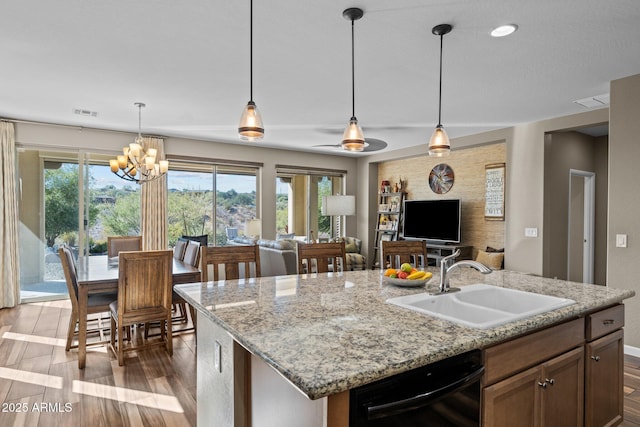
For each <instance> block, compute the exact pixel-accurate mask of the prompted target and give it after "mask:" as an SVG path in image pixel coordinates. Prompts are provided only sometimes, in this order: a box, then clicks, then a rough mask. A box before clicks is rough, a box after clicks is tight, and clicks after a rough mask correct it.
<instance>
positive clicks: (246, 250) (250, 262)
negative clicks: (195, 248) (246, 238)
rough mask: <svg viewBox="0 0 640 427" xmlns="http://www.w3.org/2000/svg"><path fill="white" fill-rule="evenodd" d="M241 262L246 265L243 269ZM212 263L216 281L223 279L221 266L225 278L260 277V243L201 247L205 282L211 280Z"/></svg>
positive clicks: (201, 265) (201, 263) (201, 267)
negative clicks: (210, 269) (210, 267)
mask: <svg viewBox="0 0 640 427" xmlns="http://www.w3.org/2000/svg"><path fill="white" fill-rule="evenodd" d="M240 264H243V265H244V266H243V269H242V270H241V269H240ZM210 265H211V266H213V280H216V281H217V280H221V277H220V269H221V268H222V270H223V271H224V279H225V280H234V279H248V278H250V277H260V276H261V272H260V249H259V247H258V245H249V246H208V247H201V248H200V271H201V272H202V281H203V282H208V281H209V280H210V278H209V266H210ZM241 273H242V274H241Z"/></svg>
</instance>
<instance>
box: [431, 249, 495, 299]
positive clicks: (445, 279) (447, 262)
mask: <svg viewBox="0 0 640 427" xmlns="http://www.w3.org/2000/svg"><path fill="white" fill-rule="evenodd" d="M458 255H460V249H456V251H455V252H454V253H452V254H451V255H448V256H446V257H444V258H442V260H440V285H439V286H438V291H437V292H434V293H433V294H432V295H440V294H446V293H448V292H457V291H459V290H460V288H452V287H450V286H449V273H451V271H452V270H454V269H456V268H459V267H463V266H467V267H471V268H475V269H476V270H478V271H479V272H480V273H482V274H488V273H491V271H493V270H491V269H490V268H489V267H487V266H486V265H484V264H482V263H480V262H478V261H471V260H462V261H458V262H456V263H454V262H453V261H454V260H455V259H456V257H457V256H458Z"/></svg>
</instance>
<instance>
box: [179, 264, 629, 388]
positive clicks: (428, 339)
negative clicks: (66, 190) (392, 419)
mask: <svg viewBox="0 0 640 427" xmlns="http://www.w3.org/2000/svg"><path fill="white" fill-rule="evenodd" d="M431 271H432V272H433V273H434V277H433V279H432V280H431V284H433V283H435V284H437V283H438V280H439V278H438V276H439V273H438V272H437V271H436V270H435V269H433V270H431ZM450 278H451V285H452V286H463V285H464V284H471V283H487V284H491V285H497V286H503V287H508V288H513V289H520V290H524V291H531V292H537V293H541V294H547V295H554V296H558V297H563V298H570V299H573V300H575V301H576V304H573V305H571V306H568V307H566V308H562V309H558V310H554V311H552V312H549V313H544V314H540V315H537V316H534V317H530V318H528V319H523V320H520V321H516V322H512V323H508V324H506V325H503V326H499V327H496V328H493V329H471V328H467V327H464V326H461V325H458V324H455V323H451V322H448V321H446V320H440V319H437V318H435V317H431V316H427V315H424V314H420V313H416V312H414V311H411V310H407V309H404V308H401V307H397V306H395V305H392V304H388V303H385V300H387V299H388V298H392V297H396V296H401V295H407V294H411V293H418V292H425V287H424V286H423V287H419V288H405V287H396V286H393V285H389V284H386V283H384V282H383V277H382V273H381V272H380V271H379V270H367V271H352V272H345V273H341V274H331V273H329V274H319V275H315V274H313V275H300V276H295V275H294V276H278V277H264V278H259V279H251V280H248V281H245V280H234V281H226V282H225V281H220V282H208V283H194V284H185V285H176V286H175V287H174V289H175V290H176V291H177V292H178V293H179V294H180V295H181V296H183V297H184V298H185V299H186V300H187V301H188V302H190V303H191V304H193V305H194V307H195V308H196V309H197V310H199V311H200V312H202V313H203V314H204V315H205V316H207V317H208V318H209V319H211V320H212V321H213V322H215V323H217V324H219V325H220V326H222V327H223V328H224V329H225V330H227V331H228V332H229V333H230V334H231V336H232V337H233V338H234V339H235V340H236V341H237V342H238V343H240V344H241V345H242V346H244V347H245V348H246V349H247V350H249V351H250V352H251V353H253V354H254V355H256V356H258V357H260V358H262V359H263V360H264V361H265V362H266V363H267V364H269V365H270V366H272V367H273V368H274V369H276V370H277V371H278V372H280V373H281V374H282V375H283V376H284V377H285V378H287V379H288V380H289V381H290V382H291V383H293V384H294V385H295V386H296V387H298V388H299V389H300V390H301V391H302V392H303V393H304V394H306V395H307V396H308V397H309V398H310V399H317V398H320V397H324V396H328V395H332V394H335V393H339V392H342V391H345V390H349V389H351V388H354V387H357V386H360V385H363V384H366V383H369V382H371V381H374V380H377V379H380V378H383V377H387V376H391V375H395V374H398V373H400V372H404V371H407V370H410V369H414V368H417V367H420V366H424V365H427V364H429V363H432V362H435V361H437V360H441V359H445V358H447V357H450V356H453V355H456V354H460V353H463V352H465V351H468V350H472V349H477V348H484V347H487V346H489V345H491V344H494V343H497V342H500V341H503V340H505V339H508V338H511V337H515V336H517V335H520V334H523V333H526V332H529V331H533V330H535V329H538V328H541V327H544V326H548V325H552V324H554V323H558V322H560V321H563V320H568V319H572V318H576V317H579V316H582V315H584V314H585V313H586V312H589V311H593V310H596V309H598V308H602V307H607V306H610V305H613V304H616V303H619V302H622V301H623V300H624V299H626V298H630V297H632V296H633V295H635V292H634V291H628V290H621V289H613V288H609V287H604V286H594V285H584V284H581V283H573V282H566V281H562V280H553V279H545V278H541V277H536V276H531V275H526V274H523V273H516V272H510V271H495V272H493V273H490V274H487V275H482V274H479V273H478V272H476V271H475V270H473V269H470V268H464V269H459V270H458V271H456V272H454V273H452V274H451V276H450Z"/></svg>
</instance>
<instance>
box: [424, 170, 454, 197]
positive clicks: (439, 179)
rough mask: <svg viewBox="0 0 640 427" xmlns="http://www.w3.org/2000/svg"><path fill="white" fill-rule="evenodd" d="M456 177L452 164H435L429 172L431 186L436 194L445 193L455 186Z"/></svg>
mask: <svg viewBox="0 0 640 427" xmlns="http://www.w3.org/2000/svg"><path fill="white" fill-rule="evenodd" d="M454 179H455V178H454V175H453V169H451V166H449V165H447V164H446V163H440V164H437V165H435V166H434V167H433V169H431V172H430V173H429V187H431V191H433V192H434V193H436V194H445V193H447V192H448V191H449V190H451V187H453V181H454Z"/></svg>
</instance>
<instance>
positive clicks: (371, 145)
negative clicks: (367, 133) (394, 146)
mask: <svg viewBox="0 0 640 427" xmlns="http://www.w3.org/2000/svg"><path fill="white" fill-rule="evenodd" d="M364 143H365V147H364V150H362V152H365V153H366V152H372V151H380V150H384V149H385V148H387V142H386V141H383V140H381V139H377V138H365V139H364ZM313 147H331V148H335V149H338V150H340V151H344V150H342V144H320V145H314V146H313Z"/></svg>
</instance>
